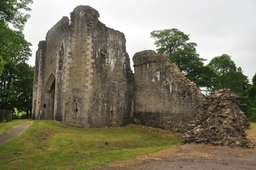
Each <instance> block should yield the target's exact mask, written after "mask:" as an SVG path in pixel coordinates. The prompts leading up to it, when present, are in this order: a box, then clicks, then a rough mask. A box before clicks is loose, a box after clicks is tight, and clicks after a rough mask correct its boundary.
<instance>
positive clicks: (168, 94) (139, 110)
mask: <svg viewBox="0 0 256 170" xmlns="http://www.w3.org/2000/svg"><path fill="white" fill-rule="evenodd" d="M133 61H134V68H135V74H134V77H135V87H136V90H135V108H134V115H133V116H134V119H135V122H137V123H139V124H143V125H147V126H153V127H161V128H164V129H169V130H172V131H179V132H185V131H186V130H187V128H188V126H187V125H188V124H189V121H190V120H192V119H193V118H194V117H195V116H196V115H197V105H198V103H199V102H200V101H201V100H203V99H204V97H203V95H202V94H201V92H200V91H199V89H198V88H197V86H196V85H195V84H194V83H192V82H191V81H189V80H188V79H187V78H186V77H185V76H184V75H183V74H182V73H181V72H180V70H179V69H178V67H177V66H176V65H175V64H172V63H171V62H170V61H169V60H168V59H167V57H166V56H165V55H160V54H157V53H155V52H154V51H151V50H148V51H142V52H138V53H136V54H135V55H134V58H133Z"/></svg>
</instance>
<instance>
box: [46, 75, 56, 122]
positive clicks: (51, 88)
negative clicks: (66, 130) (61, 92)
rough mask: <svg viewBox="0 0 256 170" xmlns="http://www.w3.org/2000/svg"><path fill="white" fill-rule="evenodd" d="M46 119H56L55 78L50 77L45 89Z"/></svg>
mask: <svg viewBox="0 0 256 170" xmlns="http://www.w3.org/2000/svg"><path fill="white" fill-rule="evenodd" d="M45 90H46V91H45V103H44V118H45V119H50V120H53V119H54V102H55V101H54V98H55V77H54V75H53V74H51V75H50V77H49V78H48V81H47V83H46V88H45Z"/></svg>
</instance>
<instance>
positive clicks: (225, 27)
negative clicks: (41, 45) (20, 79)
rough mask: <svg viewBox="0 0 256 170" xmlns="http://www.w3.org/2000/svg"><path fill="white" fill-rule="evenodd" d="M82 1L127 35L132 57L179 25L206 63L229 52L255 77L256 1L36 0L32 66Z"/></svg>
mask: <svg viewBox="0 0 256 170" xmlns="http://www.w3.org/2000/svg"><path fill="white" fill-rule="evenodd" d="M78 5H89V6H91V7H93V8H94V9H96V10H97V11H98V12H99V14H100V18H99V20H100V21H101V22H102V23H103V24H105V25H106V26H107V27H110V28H113V29H116V30H119V31H121V32H123V33H124V34H125V36H126V49H127V52H128V54H129V56H130V58H131V61H132V57H133V55H134V54H135V53H136V52H139V51H142V50H148V49H152V50H155V49H156V47H155V45H154V39H152V38H150V32H151V31H154V30H162V29H171V28H177V29H179V30H180V31H182V32H184V33H185V34H189V35H190V41H191V42H195V43H197V45H198V47H197V53H198V54H199V55H200V57H201V58H205V59H207V61H206V64H207V63H208V62H209V61H210V60H211V59H212V58H213V57H215V56H220V55H222V54H228V55H230V56H231V59H232V60H233V61H234V62H235V63H236V65H237V67H241V68H242V69H243V71H244V74H245V75H246V76H248V78H249V80H250V81H251V79H252V76H253V75H254V74H255V73H256V36H255V34H256V19H255V17H256V0H243V1H242V0H157V1H156V0H34V3H33V5H31V8H32V12H30V15H31V18H30V19H29V21H28V22H27V24H26V26H25V30H24V33H25V36H26V39H27V41H29V42H31V43H32V44H33V46H32V52H33V55H32V57H31V59H30V60H29V64H30V65H34V63H35V52H36V50H37V45H38V42H39V41H40V40H45V36H46V33H47V31H48V30H49V29H50V28H51V27H52V26H53V25H54V24H56V23H57V22H58V21H59V20H60V19H61V18H62V17H63V16H68V17H69V14H70V12H72V11H73V9H74V8H75V7H76V6H78Z"/></svg>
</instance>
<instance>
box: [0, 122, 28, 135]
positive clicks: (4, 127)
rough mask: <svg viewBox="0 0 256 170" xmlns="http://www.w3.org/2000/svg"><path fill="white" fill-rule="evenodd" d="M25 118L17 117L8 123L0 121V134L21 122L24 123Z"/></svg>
mask: <svg viewBox="0 0 256 170" xmlns="http://www.w3.org/2000/svg"><path fill="white" fill-rule="evenodd" d="M26 121H27V120H26V119H19V120H12V121H10V122H8V123H5V122H3V123H0V135H2V134H3V133H5V132H6V131H8V130H9V129H11V128H13V127H15V126H18V125H21V124H23V123H25V122H26Z"/></svg>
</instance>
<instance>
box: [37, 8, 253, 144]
mask: <svg viewBox="0 0 256 170" xmlns="http://www.w3.org/2000/svg"><path fill="white" fill-rule="evenodd" d="M98 18H99V13H98V11H96V10H95V9H93V8H91V7H89V6H78V7H76V8H75V9H74V11H73V12H72V13H71V18H70V19H69V18H68V17H63V18H62V19H61V20H60V21H59V22H58V23H57V24H56V25H55V26H53V27H52V28H51V29H50V30H49V31H48V33H47V35H46V40H44V41H40V42H39V45H38V50H37V53H36V64H35V73H34V77H35V79H34V88H33V104H32V105H33V108H32V117H33V118H34V119H51V120H57V121H61V122H63V123H66V124H68V125H73V126H80V127H105V126H123V125H125V124H127V123H130V122H134V123H138V124H142V125H146V126H152V127H159V128H163V129H168V130H171V131H175V132H187V131H188V130H189V131H188V132H187V133H186V134H185V135H184V137H183V143H189V142H192V141H195V142H204V143H212V144H219V145H229V146H242V147H252V145H251V143H250V142H249V141H248V140H247V139H246V136H245V133H244V129H245V128H247V127H248V125H249V124H248V120H247V119H246V116H245V115H244V114H243V112H241V110H240V109H239V107H238V100H237V99H238V98H237V97H236V96H235V95H234V94H233V93H231V92H229V91H220V92H218V93H216V94H213V95H212V96H210V97H208V99H207V100H206V99H205V97H204V96H203V95H202V94H201V92H200V90H199V89H198V87H197V86H196V85H195V84H194V83H192V82H191V81H189V80H188V79H187V78H186V77H185V76H184V75H183V73H182V72H180V70H179V69H178V67H177V66H176V65H175V64H173V63H171V62H170V61H169V59H167V57H166V56H165V55H160V54H156V53H155V52H154V51H151V50H148V51H142V52H138V53H136V54H135V55H134V57H133V61H134V71H135V73H134V74H133V73H132V71H131V68H130V61H129V60H130V59H129V56H128V54H127V52H126V47H125V36H124V34H123V33H121V32H119V31H116V30H113V29H111V28H108V27H106V26H105V25H104V24H102V23H101V22H100V21H99V20H98ZM194 118H196V119H194ZM191 120H194V121H192V122H190V121H191Z"/></svg>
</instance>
